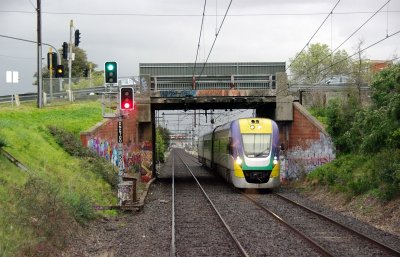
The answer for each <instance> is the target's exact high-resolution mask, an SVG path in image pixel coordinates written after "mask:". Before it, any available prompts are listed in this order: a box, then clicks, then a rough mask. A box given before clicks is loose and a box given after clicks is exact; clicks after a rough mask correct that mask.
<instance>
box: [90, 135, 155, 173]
mask: <svg viewBox="0 0 400 257" xmlns="http://www.w3.org/2000/svg"><path fill="white" fill-rule="evenodd" d="M87 146H88V148H90V149H92V150H93V151H95V152H96V153H97V154H98V155H99V156H101V157H103V158H105V159H106V160H108V161H110V162H111V163H112V164H113V165H115V166H117V167H118V165H119V159H120V158H119V152H118V144H117V143H116V142H114V141H112V140H111V141H110V140H108V139H102V138H100V137H91V138H90V139H89V140H88V142H87ZM151 147H152V146H151V142H149V141H145V142H142V143H140V144H130V145H125V144H124V145H123V158H122V160H123V166H124V167H125V170H127V171H131V172H144V171H146V170H149V169H150V166H151V162H152V151H151Z"/></svg>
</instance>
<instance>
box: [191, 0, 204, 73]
mask: <svg viewBox="0 0 400 257" xmlns="http://www.w3.org/2000/svg"><path fill="white" fill-rule="evenodd" d="M206 4H207V0H204V6H203V17H202V18H201V26H200V33H199V40H198V42H197V51H196V59H195V61H194V67H193V77H194V75H195V71H196V64H197V57H198V55H199V49H200V40H201V34H202V32H203V24H204V15H205V12H206Z"/></svg>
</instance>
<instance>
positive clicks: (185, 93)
mask: <svg viewBox="0 0 400 257" xmlns="http://www.w3.org/2000/svg"><path fill="white" fill-rule="evenodd" d="M160 96H161V97H165V98H168V97H171V98H172V97H196V96H198V97H200V96H241V93H240V91H239V90H237V89H234V88H232V89H207V90H168V91H160Z"/></svg>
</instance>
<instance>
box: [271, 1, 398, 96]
mask: <svg viewBox="0 0 400 257" xmlns="http://www.w3.org/2000/svg"><path fill="white" fill-rule="evenodd" d="M390 1H391V0H388V1H387V2H386V3H384V4H383V5H382V6H381V7H380V8H379V9H378V10H376V11H375V12H373V14H372V15H371V16H370V17H369V18H368V19H367V20H366V21H364V22H363V23H362V24H361V25H360V26H359V27H358V28H357V29H356V30H355V31H353V32H352V33H351V34H350V36H348V37H347V38H346V39H345V40H344V41H343V42H342V43H341V44H340V45H339V46H338V47H336V48H335V49H334V50H333V51H331V53H330V54H328V55H326V56H325V57H323V58H322V59H321V60H319V61H318V62H317V63H316V64H314V65H312V66H311V67H309V68H308V71H310V70H311V69H312V68H314V67H317V66H318V65H319V64H321V63H322V62H323V61H324V60H326V59H327V58H328V57H331V56H332V55H333V53H334V52H336V51H337V50H338V49H339V48H340V47H341V46H343V45H344V44H345V43H346V42H347V41H348V40H349V39H350V38H352V37H353V36H354V35H355V34H356V33H357V32H358V31H359V30H360V29H361V28H363V27H364V26H365V25H366V24H367V23H368V22H369V21H370V20H371V19H372V18H373V17H374V16H375V15H376V14H377V13H379V12H380V11H381V10H382V9H383V8H384V7H385V6H386V5H387V4H388V3H389V2H390ZM335 7H336V6H335ZM386 36H388V35H386ZM309 42H310V41H309ZM306 46H307V44H306ZM304 49H305V47H304V48H303V49H302V51H303V50H304ZM367 49H368V48H367ZM360 52H362V51H360ZM360 52H358V53H360ZM358 53H356V54H358ZM300 54H301V52H300V53H299V54H297V55H296V57H295V59H294V60H293V61H292V63H291V64H290V65H289V66H288V68H286V70H285V72H286V71H287V70H288V69H289V68H290V67H291V65H292V64H293V63H294V62H295V60H296V58H297V57H298V56H299V55H300ZM354 55H355V54H354ZM354 55H351V56H350V57H352V56H354ZM350 57H348V58H345V59H343V60H341V61H339V62H336V63H332V64H331V65H330V66H328V67H327V68H324V69H323V70H321V71H320V72H322V71H324V70H326V69H330V68H332V67H334V66H335V65H336V64H337V63H340V62H343V61H345V60H347V59H349V58H350ZM327 74H328V73H325V74H324V76H323V77H325V76H326V75H327ZM289 88H290V86H289ZM282 91H283V90H281V91H278V92H277V94H279V93H280V92H282Z"/></svg>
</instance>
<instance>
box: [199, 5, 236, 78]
mask: <svg viewBox="0 0 400 257" xmlns="http://www.w3.org/2000/svg"><path fill="white" fill-rule="evenodd" d="M231 4H232V0H231V1H230V2H229V5H228V8H226V12H225V15H224V18H223V19H222V22H221V25H220V26H219V29H218V32H217V33H216V34H215V38H214V42H213V44H212V46H211V49H210V52H209V53H208V56H207V59H206V61H205V62H204V64H203V68H202V69H201V72H200V75H199V76H200V77H201V75H202V74H203V71H204V68H205V67H206V64H207V62H208V58H210V55H211V52H212V50H213V48H214V45H215V42H216V41H217V38H218V35H219V32H220V31H221V28H222V25H224V21H225V18H226V15H227V14H228V11H229V8H230V7H231Z"/></svg>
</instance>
